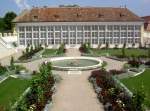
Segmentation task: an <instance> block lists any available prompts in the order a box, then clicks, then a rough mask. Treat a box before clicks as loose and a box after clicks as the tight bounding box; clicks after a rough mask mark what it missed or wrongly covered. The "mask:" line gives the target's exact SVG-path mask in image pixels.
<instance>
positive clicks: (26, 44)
mask: <svg viewBox="0 0 150 111" xmlns="http://www.w3.org/2000/svg"><path fill="white" fill-rule="evenodd" d="M24 31H25V47H26V46H27V38H26V35H27V32H26V26H25V27H24Z"/></svg>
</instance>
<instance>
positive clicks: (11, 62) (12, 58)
mask: <svg viewBox="0 0 150 111" xmlns="http://www.w3.org/2000/svg"><path fill="white" fill-rule="evenodd" d="M10 66H11V68H12V69H13V68H14V66H15V65H14V57H11V60H10Z"/></svg>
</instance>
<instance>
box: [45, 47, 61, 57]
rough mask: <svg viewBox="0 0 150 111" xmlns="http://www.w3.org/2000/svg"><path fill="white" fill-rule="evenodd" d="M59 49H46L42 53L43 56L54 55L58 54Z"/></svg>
mask: <svg viewBox="0 0 150 111" xmlns="http://www.w3.org/2000/svg"><path fill="white" fill-rule="evenodd" d="M57 50H58V49H45V50H44V52H43V53H42V55H43V56H52V55H56V52H57Z"/></svg>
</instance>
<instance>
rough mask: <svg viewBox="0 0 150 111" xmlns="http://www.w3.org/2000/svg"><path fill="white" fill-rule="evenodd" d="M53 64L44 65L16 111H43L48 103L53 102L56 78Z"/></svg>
mask: <svg viewBox="0 0 150 111" xmlns="http://www.w3.org/2000/svg"><path fill="white" fill-rule="evenodd" d="M51 69H52V67H51V63H43V64H42V65H41V66H40V68H39V72H36V75H37V76H36V77H35V78H33V79H32V82H31V85H30V91H29V92H28V93H27V94H26V96H25V97H24V98H23V99H22V101H20V102H19V103H18V105H17V107H16V108H15V110H16V111H22V110H23V111H27V110H32V111H42V110H43V109H44V107H45V105H46V104H47V103H48V101H52V95H53V89H54V88H53V86H54V84H55V79H54V76H53V74H52V72H51Z"/></svg>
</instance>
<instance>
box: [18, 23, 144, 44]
mask: <svg viewBox="0 0 150 111" xmlns="http://www.w3.org/2000/svg"><path fill="white" fill-rule="evenodd" d="M142 26H143V22H37V23H33V22H32V23H17V24H16V28H17V32H18V38H19V39H18V43H19V44H20V46H27V44H32V45H38V44H43V45H44V44H47V45H49V47H55V46H59V45H60V44H61V43H65V44H66V45H67V47H79V46H80V45H81V44H82V43H90V44H91V46H93V47H97V46H98V45H99V44H101V45H105V44H106V43H108V44H109V45H110V46H115V45H118V46H119V45H123V44H124V43H127V45H132V44H133V43H134V44H135V45H136V44H139V43H140V42H141V40H142V39H141V30H142V29H141V28H142Z"/></svg>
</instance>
